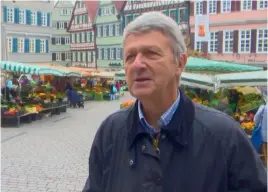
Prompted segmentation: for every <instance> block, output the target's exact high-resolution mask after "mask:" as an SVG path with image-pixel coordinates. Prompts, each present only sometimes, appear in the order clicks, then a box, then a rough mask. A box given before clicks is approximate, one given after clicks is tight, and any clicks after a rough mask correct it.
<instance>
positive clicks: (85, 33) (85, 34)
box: [84, 32, 87, 42]
mask: <svg viewBox="0 0 268 192" xmlns="http://www.w3.org/2000/svg"><path fill="white" fill-rule="evenodd" d="M84 36H85V42H87V32H84Z"/></svg>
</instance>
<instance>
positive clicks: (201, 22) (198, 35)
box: [195, 15, 210, 42]
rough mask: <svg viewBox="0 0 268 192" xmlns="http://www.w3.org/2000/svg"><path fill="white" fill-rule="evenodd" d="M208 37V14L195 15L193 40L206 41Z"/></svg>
mask: <svg viewBox="0 0 268 192" xmlns="http://www.w3.org/2000/svg"><path fill="white" fill-rule="evenodd" d="M209 39H210V32H209V15H196V16H195V41H196V42H197V41H201V42H207V41H209Z"/></svg>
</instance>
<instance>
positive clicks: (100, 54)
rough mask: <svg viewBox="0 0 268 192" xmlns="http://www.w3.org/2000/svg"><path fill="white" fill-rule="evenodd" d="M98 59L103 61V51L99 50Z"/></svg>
mask: <svg viewBox="0 0 268 192" xmlns="http://www.w3.org/2000/svg"><path fill="white" fill-rule="evenodd" d="M98 59H102V49H101V48H98Z"/></svg>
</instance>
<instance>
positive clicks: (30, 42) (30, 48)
mask: <svg viewBox="0 0 268 192" xmlns="http://www.w3.org/2000/svg"><path fill="white" fill-rule="evenodd" d="M29 51H30V53H34V52H35V39H30V41H29Z"/></svg>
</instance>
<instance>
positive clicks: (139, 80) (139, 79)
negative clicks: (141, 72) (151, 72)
mask: <svg viewBox="0 0 268 192" xmlns="http://www.w3.org/2000/svg"><path fill="white" fill-rule="evenodd" d="M150 80H151V79H150V78H146V77H143V78H137V79H136V81H138V82H143V81H150Z"/></svg>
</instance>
